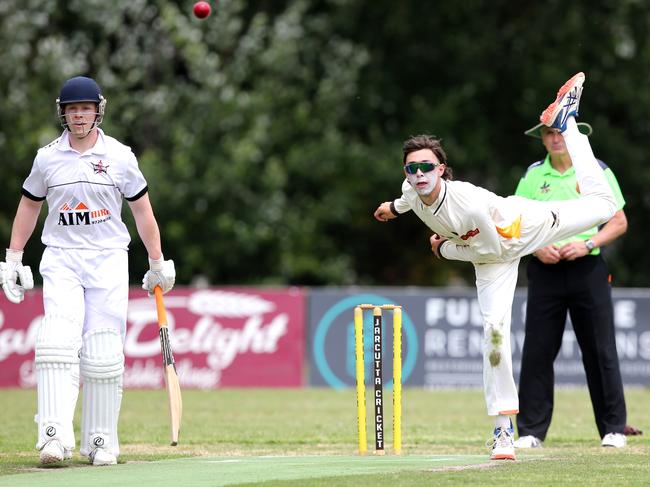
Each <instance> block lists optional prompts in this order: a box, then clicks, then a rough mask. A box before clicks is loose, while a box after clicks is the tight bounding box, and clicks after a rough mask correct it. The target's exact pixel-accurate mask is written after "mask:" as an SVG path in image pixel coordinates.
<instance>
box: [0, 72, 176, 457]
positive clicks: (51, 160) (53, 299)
mask: <svg viewBox="0 0 650 487" xmlns="http://www.w3.org/2000/svg"><path fill="white" fill-rule="evenodd" d="M56 109H57V114H58V117H59V120H60V122H61V125H62V126H63V133H62V134H61V135H60V136H59V137H58V138H57V139H55V140H54V141H52V142H50V143H49V144H47V145H46V146H44V147H42V148H40V149H39V150H38V152H37V154H36V157H35V159H34V163H33V165H32V169H31V172H30V174H29V176H28V177H27V179H26V180H25V182H24V183H23V187H22V197H21V199H20V202H19V204H18V209H17V211H16V216H15V218H14V222H13V227H12V230H11V241H10V243H9V248H8V249H7V252H6V257H5V261H4V262H0V277H1V282H2V288H3V290H4V292H5V294H6V296H7V299H9V300H10V301H11V302H13V303H16V304H18V303H20V302H21V301H22V300H23V298H24V293H25V291H26V290H28V289H31V288H32V287H33V285H34V282H33V278H32V272H31V270H30V267H29V266H26V265H23V263H22V257H23V249H24V247H25V245H26V244H27V242H28V240H29V238H30V237H31V235H32V233H33V232H34V229H35V228H36V224H37V220H38V216H39V214H40V212H41V207H42V205H43V201H47V209H48V211H47V217H46V219H45V223H44V226H43V232H42V236H41V240H42V242H43V244H44V245H45V250H44V252H43V256H42V258H41V262H40V269H39V270H40V273H41V276H42V278H43V307H44V317H43V320H42V322H41V324H40V326H39V328H38V331H37V335H36V346H35V369H36V380H37V397H38V406H37V415H36V417H35V421H36V423H37V425H38V437H37V442H36V448H37V449H38V450H39V452H40V454H39V458H40V463H41V464H43V465H49V464H57V463H61V462H64V461H65V460H68V459H70V458H71V457H72V451H73V450H74V448H75V438H74V430H73V426H72V421H73V417H74V411H75V408H76V403H77V396H78V394H79V383H80V376H81V382H82V383H83V402H82V412H81V448H80V452H81V454H82V455H84V456H87V457H88V459H89V461H90V463H91V464H92V465H112V464H116V463H117V458H118V456H119V453H120V447H119V441H118V437H117V423H118V416H119V412H120V404H121V401H122V375H123V372H124V353H123V342H124V336H125V332H126V313H127V303H128V291H129V274H128V245H129V242H130V240H131V239H130V236H129V232H128V230H127V228H126V226H125V224H124V222H123V221H122V218H121V210H122V201H123V199H126V201H127V203H128V205H129V207H130V208H131V211H132V213H133V217H134V220H135V223H136V226H137V231H138V234H139V236H140V239H141V240H142V243H143V244H144V246H145V247H146V249H147V252H148V254H149V270H148V271H147V273H146V274H145V276H144V279H143V286H142V287H143V288H144V289H145V290H147V291H148V292H149V294H150V296H151V295H152V294H153V291H154V288H155V287H156V286H160V287H161V288H162V290H163V292H167V291H169V290H170V289H171V288H172V287H173V285H174V281H175V278H176V271H175V269H174V262H173V261H172V260H164V257H163V254H162V250H161V242H160V232H159V229H158V224H157V222H156V219H155V217H154V213H153V210H152V207H151V203H150V201H149V196H148V188H147V182H146V180H145V178H144V176H143V175H142V173H141V172H140V169H139V168H138V162H137V159H136V157H135V155H134V154H133V152H132V151H131V149H130V148H129V147H127V146H125V145H123V144H122V143H120V142H119V141H117V140H116V139H114V138H112V137H110V136H108V135H106V134H105V133H104V132H103V131H102V130H101V129H100V128H99V125H100V124H101V123H102V119H103V118H104V111H105V109H106V98H104V96H103V95H102V92H101V89H100V87H99V85H98V84H97V83H96V82H95V80H93V79H92V78H87V77H83V76H77V77H74V78H71V79H69V80H67V81H66V82H65V83H64V84H63V87H62V88H61V91H60V94H59V97H58V99H57V100H56Z"/></svg>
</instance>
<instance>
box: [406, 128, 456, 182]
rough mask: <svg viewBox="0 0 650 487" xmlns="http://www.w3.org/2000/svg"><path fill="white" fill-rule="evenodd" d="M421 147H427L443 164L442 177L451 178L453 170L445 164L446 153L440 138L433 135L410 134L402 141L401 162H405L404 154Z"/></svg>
mask: <svg viewBox="0 0 650 487" xmlns="http://www.w3.org/2000/svg"><path fill="white" fill-rule="evenodd" d="M422 149H429V150H430V151H431V152H433V153H434V154H435V156H436V157H437V158H438V161H440V163H441V164H444V165H445V172H444V173H443V174H442V179H446V180H449V181H451V180H452V179H453V171H452V169H451V167H449V164H447V154H446V153H445V151H444V149H443V148H442V140H441V139H439V138H438V137H436V136H435V135H426V134H421V135H412V136H410V137H409V138H408V139H406V140H405V141H404V144H403V145H402V154H403V156H402V163H403V164H405V163H406V156H408V155H409V154H410V153H411V152H416V151H419V150H422Z"/></svg>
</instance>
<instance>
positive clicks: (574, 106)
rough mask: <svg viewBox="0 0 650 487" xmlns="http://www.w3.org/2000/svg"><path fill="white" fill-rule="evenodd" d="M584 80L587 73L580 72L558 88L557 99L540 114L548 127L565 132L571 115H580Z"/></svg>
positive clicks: (540, 119) (541, 119)
mask: <svg viewBox="0 0 650 487" xmlns="http://www.w3.org/2000/svg"><path fill="white" fill-rule="evenodd" d="M584 82H585V74H584V73H583V72H580V73H577V74H575V75H574V76H573V77H572V78H571V79H570V80H569V81H567V82H566V83H564V84H563V85H562V87H561V88H560V89H559V90H558V92H557V97H556V98H555V101H554V102H553V103H551V104H550V105H549V106H548V107H547V108H546V110H544V111H543V112H542V114H541V115H540V117H539V121H540V122H542V123H543V124H544V125H546V126H547V127H551V128H555V129H558V130H559V131H560V132H564V131H565V130H566V122H567V120H568V119H569V117H577V116H578V108H579V106H580V95H582V84H583V83H584Z"/></svg>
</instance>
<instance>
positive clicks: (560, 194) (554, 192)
mask: <svg viewBox="0 0 650 487" xmlns="http://www.w3.org/2000/svg"><path fill="white" fill-rule="evenodd" d="M598 164H599V165H600V167H601V168H602V169H603V171H604V172H605V178H606V179H607V182H609V185H610V187H611V188H612V192H613V193H614V199H616V203H617V208H618V209H619V210H621V209H622V208H623V207H624V206H625V199H623V194H622V193H621V188H620V187H619V186H618V181H616V176H614V173H613V172H612V170H611V169H610V168H609V167H607V165H606V164H605V163H604V162H603V161H601V160H599V161H598ZM515 194H516V195H517V196H523V197H524V198H529V199H532V200H538V201H563V200H572V199H576V198H579V197H580V192H579V188H578V181H577V179H576V171H575V169H574V167H573V166H571V167H570V168H569V169H568V170H567V171H565V172H564V173H560V172H559V171H557V170H556V169H554V168H553V166H551V157H550V155H547V156H546V159H544V160H542V161H537V162H535V163H534V164H531V165H530V166H529V167H528V170H527V171H526V174H524V176H523V177H522V178H521V180H520V181H519V184H518V185H517V191H516V192H515ZM596 233H598V227H594V228H592V229H590V230H588V231H586V232H583V233H580V234H578V235H575V236H573V237H570V238H567V239H565V240H562V241H560V242H555V245H557V246H558V247H561V246H562V245H565V244H567V243H569V242H576V241H578V240H587V239H589V238H591V237H593V236H594V235H596ZM599 253H600V249H599V248H595V249H594V250H592V251H591V255H596V254H599Z"/></svg>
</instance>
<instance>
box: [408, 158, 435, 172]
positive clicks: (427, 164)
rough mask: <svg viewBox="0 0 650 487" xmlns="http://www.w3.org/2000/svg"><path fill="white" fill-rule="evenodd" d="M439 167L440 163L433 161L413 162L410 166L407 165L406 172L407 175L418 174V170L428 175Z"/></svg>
mask: <svg viewBox="0 0 650 487" xmlns="http://www.w3.org/2000/svg"><path fill="white" fill-rule="evenodd" d="M439 165H440V164H439V163H437V162H433V161H419V162H411V163H410V164H406V165H405V166H404V170H405V171H406V174H417V172H418V169H419V170H420V171H422V172H423V173H426V172H429V171H433V170H434V169H435V168H436V167H438V166H439Z"/></svg>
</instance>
